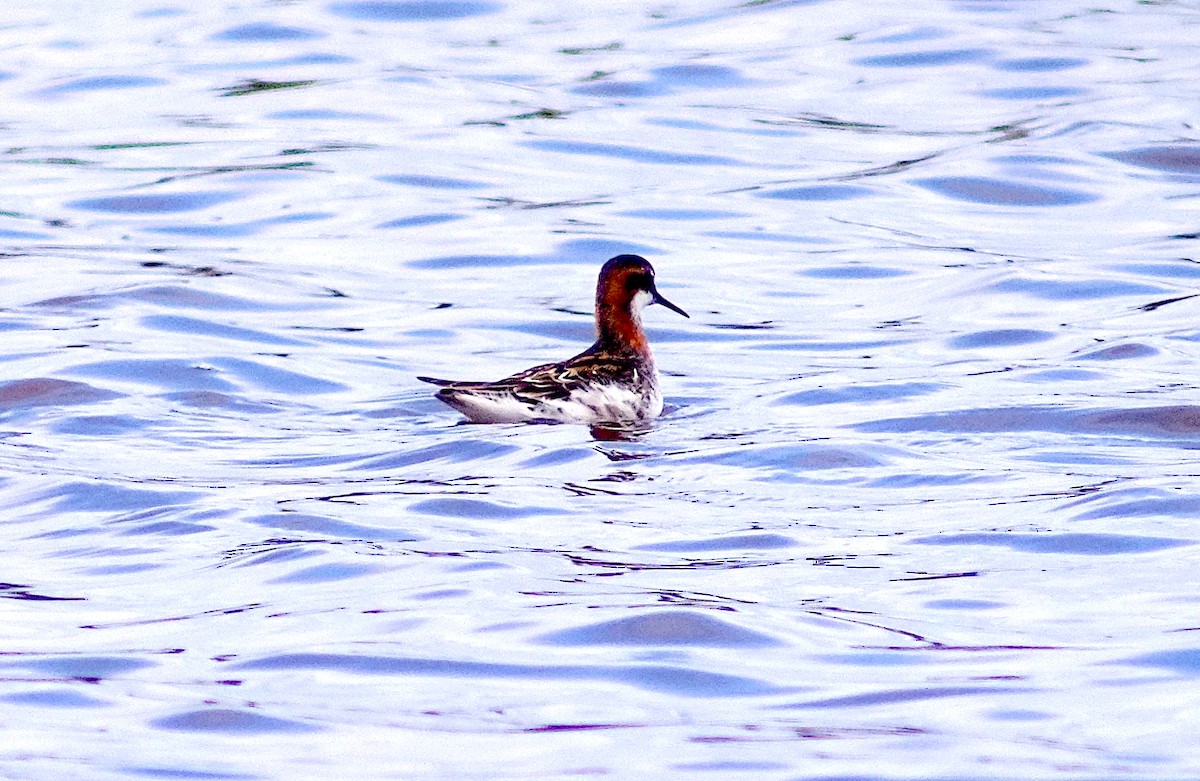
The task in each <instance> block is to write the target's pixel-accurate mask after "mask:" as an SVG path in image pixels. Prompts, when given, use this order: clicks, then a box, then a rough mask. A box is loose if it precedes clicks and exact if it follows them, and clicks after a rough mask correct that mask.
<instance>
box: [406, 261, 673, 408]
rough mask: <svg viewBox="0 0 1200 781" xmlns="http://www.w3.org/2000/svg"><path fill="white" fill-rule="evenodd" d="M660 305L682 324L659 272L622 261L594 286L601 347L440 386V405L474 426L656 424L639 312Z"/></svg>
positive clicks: (656, 397)
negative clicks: (660, 285) (659, 284)
mask: <svg viewBox="0 0 1200 781" xmlns="http://www.w3.org/2000/svg"><path fill="white" fill-rule="evenodd" d="M650 304H662V305H663V306H665V307H667V308H668V309H672V310H674V311H676V312H678V313H679V314H681V315H683V316H684V317H688V316H689V315H688V313H687V312H685V311H683V310H682V309H680V308H679V307H677V306H675V305H674V304H672V303H671V302H670V301H668V300H667V299H665V298H663V297H662V295H661V294H659V292H658V290H657V289H656V288H655V287H654V268H653V267H652V266H651V265H650V264H649V263H648V262H646V259H645V258H643V257H639V256H637V255H618V256H617V257H615V258H613V259H612V260H610V261H608V262H607V263H605V264H604V267H603V268H601V269H600V280H599V281H598V282H597V283H596V332H597V334H598V338H597V339H596V343H595V344H593V345H592V346H591V347H589V348H587V349H586V350H584V351H583V352H581V353H580V354H579V355H576V356H575V357H574V358H568V359H567V360H565V361H560V362H558V363H547V364H544V365H542V366H534V367H533V368H532V369H526V370H525V371H523V372H520V373H519V374H514V375H513V376H511V377H508V378H506V379H503V380H499V381H498V382H457V381H455V380H439V379H435V378H433V377H418V378H417V379H419V380H423V381H424V382H431V383H433V384H434V385H443V386H445V387H443V388H442V389H441V390H440V391H438V392H437V397H438V398H439V399H441V400H442V401H444V402H445V403H447V404H449V405H450V406H451V407H454V408H455V409H456V410H458V411H459V412H461V413H463V414H464V415H466V416H467V418H469V419H470V420H472V421H474V422H475V423H520V422H523V421H534V420H545V421H557V422H561V423H587V424H592V425H595V424H605V423H636V422H638V421H646V420H650V419H651V418H656V417H658V415H659V413H661V412H662V406H663V398H662V391H660V390H659V388H658V370H657V369H655V368H654V356H652V355H651V354H650V343H649V342H647V341H646V332H645V331H643V330H642V310H643V309H645V308H646V307H647V306H649V305H650Z"/></svg>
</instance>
